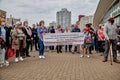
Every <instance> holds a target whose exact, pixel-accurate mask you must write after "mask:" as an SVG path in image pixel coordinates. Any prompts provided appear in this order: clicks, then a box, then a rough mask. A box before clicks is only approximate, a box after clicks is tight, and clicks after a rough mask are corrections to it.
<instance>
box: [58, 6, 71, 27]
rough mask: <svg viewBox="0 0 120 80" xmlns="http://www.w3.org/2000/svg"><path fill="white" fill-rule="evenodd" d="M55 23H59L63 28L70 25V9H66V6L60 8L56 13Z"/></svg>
mask: <svg viewBox="0 0 120 80" xmlns="http://www.w3.org/2000/svg"><path fill="white" fill-rule="evenodd" d="M56 18H57V25H58V24H59V25H61V27H62V28H63V29H65V27H69V28H70V25H71V11H68V10H67V9H66V8H62V10H61V11H58V12H57V14H56Z"/></svg>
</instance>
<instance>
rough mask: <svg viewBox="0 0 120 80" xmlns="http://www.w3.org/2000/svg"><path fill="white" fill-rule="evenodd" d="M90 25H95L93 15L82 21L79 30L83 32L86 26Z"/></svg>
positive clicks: (83, 18)
mask: <svg viewBox="0 0 120 80" xmlns="http://www.w3.org/2000/svg"><path fill="white" fill-rule="evenodd" d="M88 23H93V16H92V15H90V16H85V17H82V18H81V20H80V23H79V28H80V29H81V30H83V29H84V27H85V25H86V24H88Z"/></svg>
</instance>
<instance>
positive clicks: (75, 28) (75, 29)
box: [72, 24, 81, 54]
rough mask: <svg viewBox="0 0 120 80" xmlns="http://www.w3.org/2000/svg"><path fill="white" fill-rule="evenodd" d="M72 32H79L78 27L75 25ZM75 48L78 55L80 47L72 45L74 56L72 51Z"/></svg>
mask: <svg viewBox="0 0 120 80" xmlns="http://www.w3.org/2000/svg"><path fill="white" fill-rule="evenodd" d="M72 32H81V30H80V28H78V25H77V24H75V25H74V28H73V30H72ZM75 48H77V51H76V52H77V53H80V45H72V54H74V50H75Z"/></svg>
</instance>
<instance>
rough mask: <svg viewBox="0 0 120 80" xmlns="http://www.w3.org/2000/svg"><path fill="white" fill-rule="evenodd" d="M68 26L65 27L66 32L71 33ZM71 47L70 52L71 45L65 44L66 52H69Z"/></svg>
mask: <svg viewBox="0 0 120 80" xmlns="http://www.w3.org/2000/svg"><path fill="white" fill-rule="evenodd" d="M69 32H70V31H69V30H68V27H66V28H65V33H69ZM68 48H69V52H71V45H65V52H67V49H68Z"/></svg>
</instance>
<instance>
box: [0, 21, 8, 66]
mask: <svg viewBox="0 0 120 80" xmlns="http://www.w3.org/2000/svg"><path fill="white" fill-rule="evenodd" d="M0 36H1V37H2V39H3V40H4V43H5V46H6V52H5V65H7V66H8V65H9V62H8V58H7V51H8V49H9V47H10V43H9V42H10V41H9V37H10V30H9V28H8V27H6V25H5V22H4V21H3V22H2V23H1V27H0Z"/></svg>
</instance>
